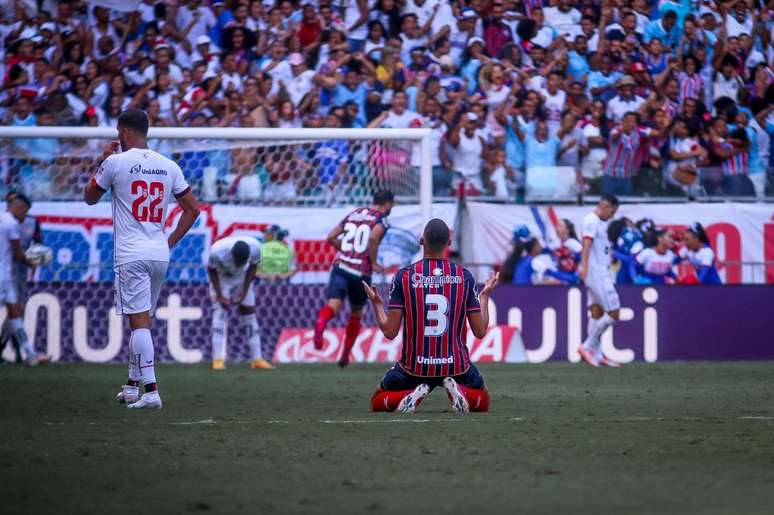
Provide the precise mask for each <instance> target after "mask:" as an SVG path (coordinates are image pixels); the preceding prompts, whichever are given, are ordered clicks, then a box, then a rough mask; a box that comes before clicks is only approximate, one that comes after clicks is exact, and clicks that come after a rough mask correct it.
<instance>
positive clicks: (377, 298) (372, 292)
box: [363, 281, 384, 306]
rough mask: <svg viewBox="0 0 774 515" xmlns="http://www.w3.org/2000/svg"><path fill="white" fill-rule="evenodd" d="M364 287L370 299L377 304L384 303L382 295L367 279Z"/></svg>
mask: <svg viewBox="0 0 774 515" xmlns="http://www.w3.org/2000/svg"><path fill="white" fill-rule="evenodd" d="M363 289H364V290H365V292H366V295H368V299H369V300H370V301H371V302H373V304H374V305H375V306H377V305H380V304H384V301H383V300H382V296H381V295H379V293H378V292H377V291H376V290H375V289H374V288H371V286H370V285H369V284H368V283H367V282H365V281H363Z"/></svg>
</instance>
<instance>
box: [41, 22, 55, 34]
mask: <svg viewBox="0 0 774 515" xmlns="http://www.w3.org/2000/svg"><path fill="white" fill-rule="evenodd" d="M40 30H47V31H49V32H56V25H54V24H53V23H52V22H50V21H47V22H46V23H44V24H43V25H41V26H40Z"/></svg>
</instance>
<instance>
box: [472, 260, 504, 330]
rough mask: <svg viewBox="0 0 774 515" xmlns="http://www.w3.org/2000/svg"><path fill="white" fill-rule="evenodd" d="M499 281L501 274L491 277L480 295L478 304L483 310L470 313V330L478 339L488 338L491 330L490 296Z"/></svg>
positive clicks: (497, 273) (494, 274)
mask: <svg viewBox="0 0 774 515" xmlns="http://www.w3.org/2000/svg"><path fill="white" fill-rule="evenodd" d="M499 281H500V273H499V272H496V273H493V274H492V275H490V276H489V279H487V280H486V282H485V283H484V288H483V289H482V290H481V292H480V293H479V294H478V303H479V304H480V305H481V310H480V311H471V312H470V313H468V323H469V324H470V330H471V331H472V332H473V336H475V337H476V338H483V337H484V336H486V332H487V329H489V296H490V295H491V294H492V290H494V288H495V286H496V285H497V283H498V282H499Z"/></svg>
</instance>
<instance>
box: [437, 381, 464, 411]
mask: <svg viewBox="0 0 774 515" xmlns="http://www.w3.org/2000/svg"><path fill="white" fill-rule="evenodd" d="M443 387H444V388H446V393H448V394H449V404H451V408H452V410H453V411H456V412H457V413H468V412H469V411H470V406H469V405H468V399H466V398H465V396H464V395H463V394H462V392H461V391H460V388H459V386H458V385H457V381H455V380H454V379H452V378H451V377H447V378H446V379H444V380H443Z"/></svg>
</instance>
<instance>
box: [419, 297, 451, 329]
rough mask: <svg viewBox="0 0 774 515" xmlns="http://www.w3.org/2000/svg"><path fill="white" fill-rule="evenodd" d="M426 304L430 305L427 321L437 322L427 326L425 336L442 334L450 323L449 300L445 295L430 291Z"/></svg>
mask: <svg viewBox="0 0 774 515" xmlns="http://www.w3.org/2000/svg"><path fill="white" fill-rule="evenodd" d="M425 304H427V306H428V310H427V321H428V322H435V324H434V325H426V326H425V336H441V335H442V334H443V333H445V332H446V328H447V327H448V325H449V318H448V317H447V316H446V313H447V312H448V311H449V301H448V300H447V298H446V297H444V296H443V295H438V294H437V293H430V294H428V295H427V296H426V297H425Z"/></svg>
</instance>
